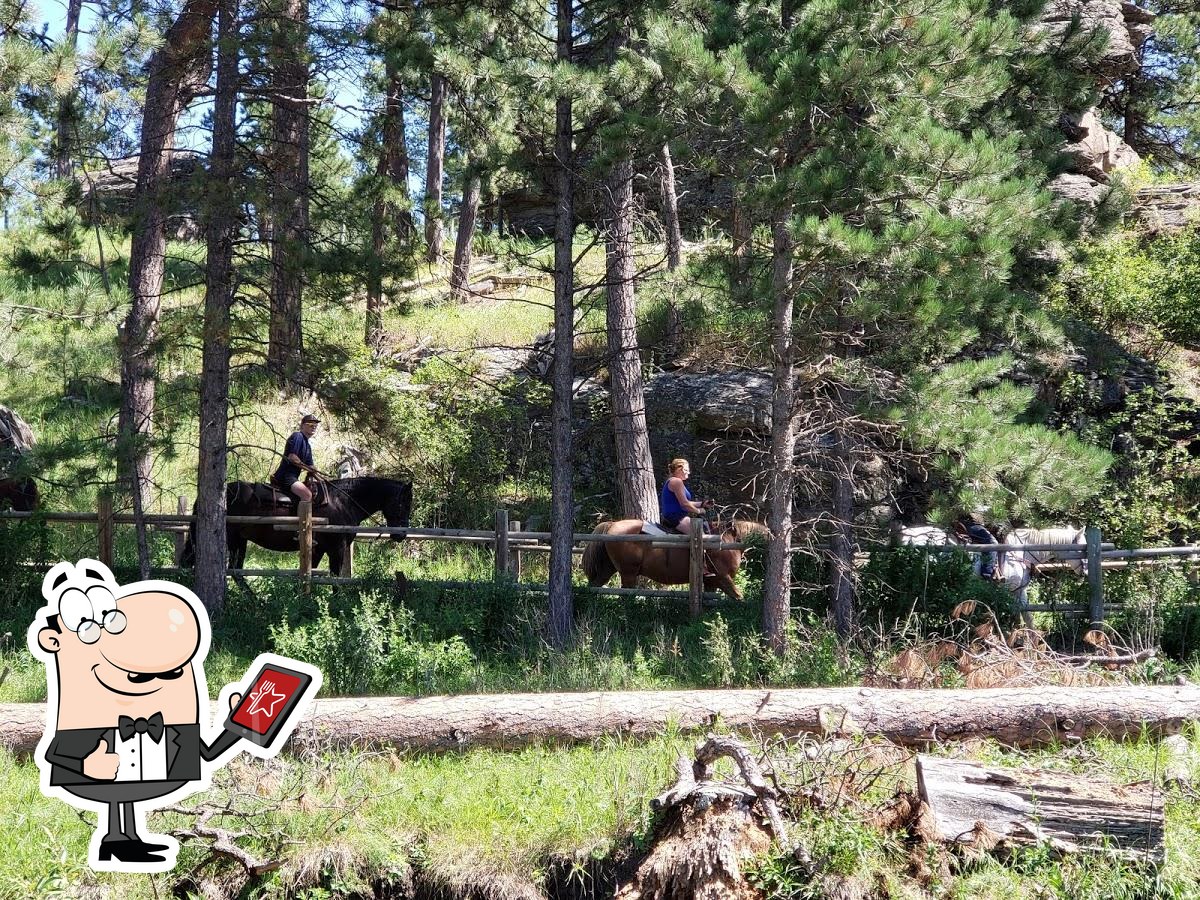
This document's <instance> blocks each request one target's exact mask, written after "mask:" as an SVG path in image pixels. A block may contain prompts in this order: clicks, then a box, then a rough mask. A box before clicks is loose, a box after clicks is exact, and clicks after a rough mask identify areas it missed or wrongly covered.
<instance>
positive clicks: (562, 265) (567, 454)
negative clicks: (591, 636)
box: [547, 0, 575, 650]
mask: <svg viewBox="0 0 1200 900" xmlns="http://www.w3.org/2000/svg"><path fill="white" fill-rule="evenodd" d="M557 5H558V35H557V56H558V59H559V61H560V62H564V63H567V62H570V60H571V47H572V44H573V43H574V40H573V27H574V19H575V0H558V4H557ZM571 107H572V103H571V97H570V95H569V94H567V93H565V92H564V93H562V94H559V95H558V98H557V99H556V100H555V103H554V155H555V163H556V164H557V167H558V204H557V206H556V208H555V214H554V369H553V373H552V376H551V385H552V388H553V397H552V400H551V445H552V453H551V463H550V497H551V499H550V581H549V588H550V593H549V613H548V618H547V638H548V640H549V641H550V645H551V646H552V647H554V648H555V649H558V650H562V649H565V648H566V646H567V644H568V643H569V642H570V640H571V633H572V631H573V630H574V618H575V601H574V595H573V594H572V590H571V572H572V570H573V569H574V568H575V557H574V554H573V552H572V549H571V548H572V539H571V536H572V533H573V532H574V530H575V504H574V490H573V485H572V483H571V475H572V462H573V448H572V443H573V442H572V434H571V400H572V397H573V396H574V392H575V257H574V254H575V246H574V244H575V241H574V238H575V205H574V195H575V132H574V120H573V116H572V108H571Z"/></svg>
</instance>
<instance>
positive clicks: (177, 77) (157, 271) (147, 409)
mask: <svg viewBox="0 0 1200 900" xmlns="http://www.w3.org/2000/svg"><path fill="white" fill-rule="evenodd" d="M215 13H216V0H187V2H186V3H185V4H184V6H183V9H182V10H181V11H180V13H179V18H177V19H176V20H175V22H174V23H173V24H172V25H171V27H170V28H168V29H167V33H166V34H165V35H164V39H163V44H162V46H161V47H160V48H159V49H158V50H156V51H155V52H154V54H153V55H152V56H151V57H150V64H149V79H148V81H147V84H146V101H145V105H144V106H143V109H142V133H141V144H140V151H139V155H138V174H137V185H136V186H135V188H134V198H133V217H132V232H133V236H132V240H131V243H130V250H129V294H130V306H129V313H128V314H127V315H126V317H125V322H124V324H123V326H122V328H121V335H120V340H121V411H120V416H119V427H118V430H119V432H120V442H119V449H118V463H119V466H120V475H121V477H122V478H124V479H126V480H128V481H129V482H130V484H131V492H132V494H133V511H134V515H135V516H136V517H137V520H138V522H137V542H138V566H139V569H140V570H141V572H142V577H144V578H145V577H149V574H150V551H149V546H148V544H147V541H146V529H145V526H144V523H143V522H142V519H141V517H142V516H143V515H144V514H145V510H146V507H147V506H148V505H149V485H150V449H149V447H148V443H147V442H148V439H149V437H150V433H151V430H152V422H153V418H154V399H155V391H154V385H155V379H156V378H157V375H158V354H157V341H158V326H159V310H160V307H161V303H162V283H163V268H164V262H165V251H166V245H167V241H166V234H165V232H164V230H163V226H164V224H165V222H166V203H165V201H166V198H165V196H164V194H165V192H166V190H167V187H168V182H169V179H170V171H171V151H172V150H173V149H174V146H175V125H176V123H177V121H178V119H179V114H180V112H182V111H183V109H184V107H186V106H187V105H188V103H190V102H191V100H192V98H193V97H194V96H195V95H196V93H197V92H198V91H199V90H201V89H202V88H203V87H204V86H205V85H206V84H207V83H208V76H209V73H210V72H211V68H212V53H211V45H212V44H211V42H212V20H213V16H214V15H215Z"/></svg>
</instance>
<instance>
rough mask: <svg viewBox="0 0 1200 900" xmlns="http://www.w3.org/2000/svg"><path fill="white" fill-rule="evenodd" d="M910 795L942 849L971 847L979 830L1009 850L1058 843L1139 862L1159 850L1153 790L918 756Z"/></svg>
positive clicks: (1159, 805) (1159, 817) (1158, 803)
mask: <svg viewBox="0 0 1200 900" xmlns="http://www.w3.org/2000/svg"><path fill="white" fill-rule="evenodd" d="M1172 737H1174V736H1172ZM1168 740H1170V738H1168ZM917 789H918V791H919V792H920V797H921V799H922V800H924V801H925V802H926V803H927V804H929V808H930V812H931V814H932V824H933V827H934V829H935V830H936V832H937V837H938V838H939V839H941V840H943V841H961V842H964V843H974V842H975V840H976V839H977V838H978V836H979V831H978V830H977V826H976V823H982V824H983V826H984V827H985V828H986V829H987V831H988V832H990V833H991V834H993V835H995V836H997V837H1003V838H1004V839H1005V840H1006V841H1008V842H1010V843H1014V844H1024V845H1031V844H1041V843H1046V842H1058V846H1059V847H1061V848H1062V849H1063V850H1065V851H1068V852H1069V851H1071V850H1080V849H1089V850H1101V851H1104V852H1109V853H1117V854H1121V853H1125V854H1133V853H1137V854H1140V855H1141V856H1142V857H1143V858H1144V857H1145V854H1146V853H1147V852H1152V851H1154V850H1156V849H1157V848H1158V847H1160V846H1161V844H1162V839H1163V798H1162V795H1161V793H1160V792H1159V790H1158V787H1157V785H1155V784H1153V783H1150V784H1139V785H1128V786H1126V785H1119V784H1117V783H1115V782H1113V781H1111V780H1109V779H1107V778H1104V777H1101V776H1096V775H1090V776H1088V777H1085V778H1081V777H1080V776H1079V775H1077V774H1075V773H1068V772H1054V771H1046V770H1041V771H1029V770H1028V769H1023V770H1018V771H1014V770H1012V769H1010V768H1008V767H1004V768H1001V767H999V766H987V765H985V764H983V763H978V762H973V761H969V760H958V759H938V758H937V757H933V756H924V755H919V756H917Z"/></svg>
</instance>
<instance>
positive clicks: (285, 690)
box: [225, 662, 312, 747]
mask: <svg viewBox="0 0 1200 900" xmlns="http://www.w3.org/2000/svg"><path fill="white" fill-rule="evenodd" d="M311 684H312V676H311V675H308V674H306V673H304V672H297V671H296V670H295V669H289V668H288V667H287V666H281V665H278V664H276V663H273V662H270V663H264V664H263V667H262V668H261V669H259V670H258V674H257V675H255V676H254V680H253V681H252V682H251V683H250V689H249V690H247V691H246V693H245V694H243V695H242V700H241V702H240V703H239V704H238V705H237V708H236V709H234V710H233V712H231V713H230V714H229V718H228V719H226V720H225V730H226V731H228V732H230V733H232V734H236V735H238V736H240V737H243V738H245V739H246V740H248V741H252V742H253V743H255V744H258V745H259V746H260V747H269V746H271V742H272V741H274V740H275V736H276V735H277V734H279V731H280V729H282V728H283V726H284V725H285V724H286V723H287V721H288V719H289V718H291V715H292V713H294V712H295V711H296V707H297V706H298V705H299V703H300V701H301V700H302V699H303V698H304V694H305V692H306V691H307V690H308V688H309V685H311Z"/></svg>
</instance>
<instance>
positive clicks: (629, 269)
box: [605, 156, 659, 522]
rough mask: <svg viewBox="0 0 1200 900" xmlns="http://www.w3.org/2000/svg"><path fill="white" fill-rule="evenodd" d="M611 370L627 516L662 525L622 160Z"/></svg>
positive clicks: (617, 171)
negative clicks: (660, 522) (648, 420)
mask: <svg viewBox="0 0 1200 900" xmlns="http://www.w3.org/2000/svg"><path fill="white" fill-rule="evenodd" d="M608 197H609V200H608V203H609V209H608V235H607V240H606V253H605V281H606V283H607V286H608V323H607V324H608V370H609V375H610V386H611V398H612V401H611V402H612V415H613V434H614V436H615V438H616V445H617V460H616V463H617V466H616V468H617V487H618V490H619V491H620V496H621V508H622V511H623V513H624V515H625V516H627V517H630V518H634V519H647V520H649V521H652V522H657V521H658V513H659V510H658V491H657V490H655V484H654V461H653V459H652V458H651V456H650V434H649V431H648V429H647V427H646V398H645V388H644V384H643V381H642V358H641V354H640V353H639V351H638V334H637V298H636V296H635V294H634V263H633V162H632V161H631V160H630V158H629V157H628V156H622V157H621V158H620V159H618V160H617V161H616V162H615V163H613V167H612V171H611V172H610V173H609V177H608Z"/></svg>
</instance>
